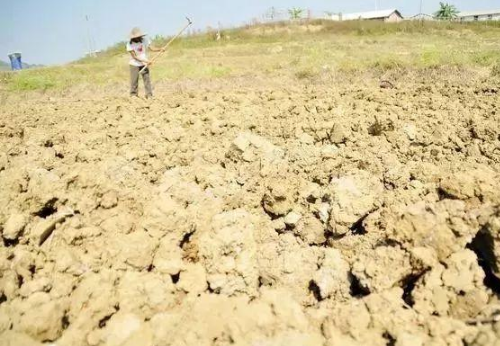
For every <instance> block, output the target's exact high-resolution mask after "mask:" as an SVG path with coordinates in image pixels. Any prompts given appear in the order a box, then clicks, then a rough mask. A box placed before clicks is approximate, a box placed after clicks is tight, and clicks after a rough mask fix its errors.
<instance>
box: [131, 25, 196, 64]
mask: <svg viewBox="0 0 500 346" xmlns="http://www.w3.org/2000/svg"><path fill="white" fill-rule="evenodd" d="M186 19H187V21H188V23H187V24H186V26H185V27H184V28H182V30H181V31H179V33H178V34H177V35H175V36H174V37H172V39H171V40H170V41H168V43H167V44H166V45H165V46H164V47H163V48H162V49H161V52H160V53H158V54H156V55H155V56H154V57H153V59H151V61H150V63H149V64H148V65H146V66H144V67H143V68H142V69H141V71H140V73H143V72H144V70H145V69H147V68H148V66H149V65H151V64H152V63H154V62H155V61H156V60H157V59H158V58H159V57H160V56H162V54H163V53H165V50H166V49H167V48H168V47H169V46H170V45H171V44H172V42H174V41H175V40H176V39H178V38H179V36H181V35H182V34H183V33H184V31H186V30H187V28H189V27H190V26H191V25H192V24H193V22H192V21H191V19H189V18H188V17H186Z"/></svg>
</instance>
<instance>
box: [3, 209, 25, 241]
mask: <svg viewBox="0 0 500 346" xmlns="http://www.w3.org/2000/svg"><path fill="white" fill-rule="evenodd" d="M24 227H26V218H25V217H24V215H22V214H12V215H11V216H10V217H9V219H8V220H7V222H6V223H5V225H4V227H3V237H4V239H8V240H16V239H17V238H19V236H20V235H21V233H22V232H23V230H24Z"/></svg>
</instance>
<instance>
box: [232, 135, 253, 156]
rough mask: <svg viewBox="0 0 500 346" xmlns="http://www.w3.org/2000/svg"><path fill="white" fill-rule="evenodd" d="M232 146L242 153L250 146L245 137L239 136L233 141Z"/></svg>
mask: <svg viewBox="0 0 500 346" xmlns="http://www.w3.org/2000/svg"><path fill="white" fill-rule="evenodd" d="M233 145H234V146H235V147H236V148H237V149H238V150H240V151H242V152H244V151H245V150H247V149H248V147H249V146H250V140H248V138H247V137H245V136H242V135H240V136H238V137H237V138H236V139H235V140H234V142H233Z"/></svg>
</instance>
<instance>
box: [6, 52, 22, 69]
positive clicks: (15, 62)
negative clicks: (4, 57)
mask: <svg viewBox="0 0 500 346" xmlns="http://www.w3.org/2000/svg"><path fill="white" fill-rule="evenodd" d="M9 59H10V67H12V71H17V70H22V69H23V63H22V62H21V53H12V54H9Z"/></svg>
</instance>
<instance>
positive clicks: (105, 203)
mask: <svg viewBox="0 0 500 346" xmlns="http://www.w3.org/2000/svg"><path fill="white" fill-rule="evenodd" d="M117 204H118V194H117V193H116V191H108V192H106V193H105V194H104V195H103V196H102V198H101V207H103V208H104V209H111V208H114V207H116V206H117Z"/></svg>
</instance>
